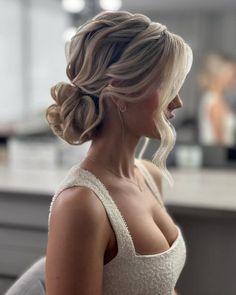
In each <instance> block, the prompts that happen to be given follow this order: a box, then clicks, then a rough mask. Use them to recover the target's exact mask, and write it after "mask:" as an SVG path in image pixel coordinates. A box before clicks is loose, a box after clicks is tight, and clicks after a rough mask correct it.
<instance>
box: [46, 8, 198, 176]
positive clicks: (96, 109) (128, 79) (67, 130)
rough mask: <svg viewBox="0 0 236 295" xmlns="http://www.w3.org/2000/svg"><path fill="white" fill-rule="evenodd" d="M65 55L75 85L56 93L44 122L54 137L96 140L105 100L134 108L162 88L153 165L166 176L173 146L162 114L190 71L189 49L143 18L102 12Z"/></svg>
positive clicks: (170, 128)
mask: <svg viewBox="0 0 236 295" xmlns="http://www.w3.org/2000/svg"><path fill="white" fill-rule="evenodd" d="M65 49H66V58H67V67H66V73H67V76H68V78H69V80H70V83H71V84H69V83H63V82H61V83H58V84H57V85H55V86H54V87H52V90H51V95H52V97H53V99H54V100H55V102H56V104H53V105H51V106H50V107H49V108H48V109H47V112H46V118H47V121H48V123H49V125H50V127H51V128H52V130H53V132H54V133H55V134H56V135H58V136H59V137H61V138H62V139H64V140H65V141H67V142H68V143H70V144H82V143H84V142H86V141H89V140H92V139H93V138H94V137H95V136H96V135H97V132H98V129H99V127H100V126H101V124H102V119H103V117H104V108H103V99H104V98H105V97H117V98H120V99H123V100H125V101H129V102H135V101H137V100H141V99H145V98H146V97H148V95H149V94H150V93H152V92H153V90H155V89H157V88H158V89H159V94H160V103H159V107H158V110H156V113H155V117H154V118H153V119H154V122H155V125H156V127H157V128H158V131H159V133H160V135H161V146H160V149H159V150H158V151H157V153H156V154H155V155H154V159H153V162H154V163H155V164H157V165H159V167H160V168H161V170H163V171H164V170H165V169H166V168H165V160H166V158H167V155H168V153H169V152H170V150H171V149H172V148H173V146H174V142H175V132H174V128H173V126H172V125H171V124H170V123H169V122H168V121H167V120H166V118H165V116H164V110H165V109H166V108H167V106H168V104H169V103H170V101H171V100H173V99H174V97H175V96H176V95H177V94H178V92H179V90H180V88H181V86H182V84H183V82H184V80H185V77H186V75H187V73H188V72H189V70H190V68H191V64H192V51H191V48H190V47H189V46H188V45H187V44H186V43H185V42H184V40H183V39H182V38H181V37H180V36H178V35H175V34H173V33H171V32H169V31H168V30H167V28H166V26H164V25H162V24H160V23H157V22H152V21H151V20H150V19H149V18H148V17H147V16H145V15H143V14H138V13H136V14H132V13H130V12H128V11H118V12H113V11H103V12H101V13H99V14H97V15H96V16H95V17H94V18H92V19H90V20H88V21H87V22H85V23H84V24H83V25H81V26H80V27H79V28H78V29H77V32H76V34H75V35H74V36H73V37H72V39H71V41H70V42H69V43H67V44H66V48H65ZM114 81H115V84H114V83H113V82H114ZM146 140H147V139H146ZM165 173H166V175H167V174H168V171H166V172H165ZM167 177H168V175H167Z"/></svg>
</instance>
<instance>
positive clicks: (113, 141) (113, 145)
mask: <svg viewBox="0 0 236 295" xmlns="http://www.w3.org/2000/svg"><path fill="white" fill-rule="evenodd" d="M110 127H111V126H110ZM109 130H110V131H109ZM109 130H106V132H104V133H103V134H102V135H100V136H99V137H98V138H96V139H94V140H93V141H92V144H91V146H90V148H89V151H88V153H87V157H88V159H89V158H90V159H93V160H96V163H97V164H98V165H101V166H103V167H105V168H109V169H111V170H113V171H115V172H116V173H117V174H119V175H120V176H121V177H126V178H133V177H134V160H135V149H136V146H137V144H138V141H139V138H132V137H130V136H128V135H127V136H125V140H123V137H122V132H121V130H120V132H119V131H118V132H114V131H113V130H119V129H113V128H110V129H109ZM114 133H115V134H114ZM117 133H118V134H117Z"/></svg>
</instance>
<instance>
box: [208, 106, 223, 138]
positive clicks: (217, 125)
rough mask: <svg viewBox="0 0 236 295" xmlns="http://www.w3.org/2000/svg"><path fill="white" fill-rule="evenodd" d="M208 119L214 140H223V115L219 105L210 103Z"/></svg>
mask: <svg viewBox="0 0 236 295" xmlns="http://www.w3.org/2000/svg"><path fill="white" fill-rule="evenodd" d="M209 118H210V121H211V124H212V128H213V130H214V133H215V136H216V138H217V139H218V140H219V141H221V140H223V120H224V113H223V108H222V105H221V104H219V103H217V102H216V103H212V105H211V107H210V108H209Z"/></svg>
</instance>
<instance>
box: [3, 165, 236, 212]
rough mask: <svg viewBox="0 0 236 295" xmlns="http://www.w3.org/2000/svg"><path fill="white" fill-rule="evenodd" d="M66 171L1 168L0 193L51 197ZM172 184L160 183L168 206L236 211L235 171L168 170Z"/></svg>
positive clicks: (66, 169)
mask: <svg viewBox="0 0 236 295" xmlns="http://www.w3.org/2000/svg"><path fill="white" fill-rule="evenodd" d="M68 170H69V169H68V168H65V169H59V168H58V169H51V170H36V169H12V168H10V167H8V166H4V165H0V191H8V192H12V193H14V192H18V193H32V195H33V194H43V195H45V196H48V195H53V194H54V191H55V190H56V188H57V186H58V185H59V183H60V182H61V181H62V179H63V178H64V176H65V175H66V173H67V171H68ZM169 171H170V173H171V174H172V176H173V178H174V181H175V184H174V186H173V188H171V187H169V185H168V183H167V182H166V181H165V180H164V181H163V199H164V202H165V204H167V205H179V206H190V207H202V208H211V209H226V210H234V211H235V210H236V171H235V170H227V169H214V170H213V169H205V168H204V169H200V170H194V169H191V168H190V169H187V168H185V169H183V168H181V169H176V168H169Z"/></svg>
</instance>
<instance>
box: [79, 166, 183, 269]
mask: <svg viewBox="0 0 236 295" xmlns="http://www.w3.org/2000/svg"><path fill="white" fill-rule="evenodd" d="M78 166H79V167H78V169H79V171H81V172H82V173H83V172H86V173H88V174H89V175H90V176H91V177H92V178H94V179H95V180H96V181H97V183H99V185H100V186H101V187H102V188H103V189H104V192H105V193H106V195H107V196H108V198H109V200H110V201H111V202H112V204H113V205H114V207H115V208H116V210H117V212H118V213H119V215H120V217H121V219H122V221H123V223H124V227H125V229H126V233H127V235H128V237H129V239H130V245H131V248H132V255H133V256H134V257H135V258H138V259H139V258H155V257H162V256H165V255H166V254H168V253H169V252H172V251H173V250H174V249H175V247H176V246H177V244H178V242H179V239H180V237H181V230H180V228H179V226H177V225H175V226H176V228H177V232H178V233H177V237H176V239H175V240H174V242H173V243H172V244H171V246H170V247H169V248H168V249H167V250H165V251H163V252H160V253H154V254H140V253H138V252H136V248H135V245H134V240H133V237H132V235H131V233H130V230H129V227H128V225H127V222H126V220H125V218H124V216H123V214H122V213H121V211H120V209H119V208H118V206H117V204H116V203H115V201H114V200H113V198H112V197H111V195H110V193H109V190H108V189H107V188H106V186H105V185H104V183H103V182H102V181H101V180H100V179H99V178H98V177H97V176H96V175H95V174H94V173H93V172H91V171H90V170H87V169H84V168H82V167H80V164H79V165H78ZM136 167H137V168H138V170H139V171H140V173H141V174H142V175H143V173H142V171H141V169H140V167H139V166H138V165H137V166H136ZM143 177H144V180H145V182H146V183H147V185H148V186H149V183H148V182H147V179H146V178H145V176H144V175H143ZM150 189H151V188H150ZM113 231H114V229H113ZM114 232H115V231H114ZM115 235H116V233H115ZM116 242H117V246H118V252H117V254H116V256H115V257H114V258H113V259H112V260H111V261H109V262H108V263H107V264H109V263H110V262H112V261H113V260H115V259H116V258H117V257H118V256H119V255H120V252H121V251H120V249H119V245H118V241H117V235H116ZM107 264H105V265H107Z"/></svg>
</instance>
